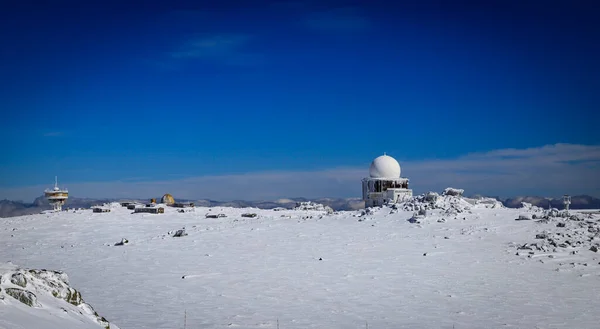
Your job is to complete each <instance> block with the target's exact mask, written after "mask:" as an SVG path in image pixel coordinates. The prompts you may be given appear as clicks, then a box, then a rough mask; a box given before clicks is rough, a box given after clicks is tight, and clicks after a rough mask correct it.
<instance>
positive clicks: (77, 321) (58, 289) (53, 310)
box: [0, 263, 118, 329]
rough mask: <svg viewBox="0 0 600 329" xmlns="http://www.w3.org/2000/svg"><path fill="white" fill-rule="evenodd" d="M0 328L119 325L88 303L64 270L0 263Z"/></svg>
mask: <svg viewBox="0 0 600 329" xmlns="http://www.w3.org/2000/svg"><path fill="white" fill-rule="evenodd" d="M0 306H2V307H0V328H11V329H13V328H14V329H18V328H65V329H68V328H74V329H75V328H90V329H92V328H95V329H98V328H104V329H118V327H117V326H115V325H113V324H111V323H109V322H108V320H106V319H105V318H103V317H101V316H99V315H98V313H96V311H94V309H93V308H92V306H90V305H89V304H87V303H85V302H84V300H83V299H82V297H81V293H79V292H78V291H77V290H75V289H73V288H71V287H70V286H69V278H68V277H67V274H65V273H63V272H61V271H48V270H33V269H30V270H27V269H21V268H19V267H17V266H15V265H13V264H11V263H1V264H0Z"/></svg>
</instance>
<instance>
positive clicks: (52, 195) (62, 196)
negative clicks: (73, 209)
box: [44, 177, 69, 211]
mask: <svg viewBox="0 0 600 329" xmlns="http://www.w3.org/2000/svg"><path fill="white" fill-rule="evenodd" d="M44 196H45V197H46V199H47V200H48V202H49V203H50V205H51V206H52V208H53V209H54V210H55V211H61V210H62V206H63V205H64V204H65V202H66V201H67V199H68V198H69V191H67V189H60V188H58V177H54V188H53V189H51V190H50V189H46V190H45V191H44Z"/></svg>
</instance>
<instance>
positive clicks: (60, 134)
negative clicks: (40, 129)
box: [44, 131, 64, 137]
mask: <svg viewBox="0 0 600 329" xmlns="http://www.w3.org/2000/svg"><path fill="white" fill-rule="evenodd" d="M62 135H64V133H63V132H62V131H50V132H47V133H44V137H58V136H62Z"/></svg>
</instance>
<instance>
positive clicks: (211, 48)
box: [168, 34, 263, 66]
mask: <svg viewBox="0 0 600 329" xmlns="http://www.w3.org/2000/svg"><path fill="white" fill-rule="evenodd" d="M252 39H253V37H252V36H250V35H245V34H214V35H208V36H206V35H205V36H199V37H193V38H190V39H188V40H186V41H185V42H183V44H182V45H181V46H179V47H178V48H177V49H176V50H174V51H172V52H169V53H168V56H169V58H170V59H171V60H174V61H178V60H205V61H212V62H219V63H222V64H227V65H238V66H246V65H255V64H259V63H261V62H262V58H263V56H262V54H258V53H253V52H250V51H249V50H248V49H247V46H248V45H249V43H250V42H251V40H252Z"/></svg>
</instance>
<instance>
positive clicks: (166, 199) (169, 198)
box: [160, 193, 175, 205]
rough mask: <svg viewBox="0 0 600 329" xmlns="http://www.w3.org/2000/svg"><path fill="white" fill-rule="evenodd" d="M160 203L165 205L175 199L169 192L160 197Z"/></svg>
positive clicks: (170, 203)
mask: <svg viewBox="0 0 600 329" xmlns="http://www.w3.org/2000/svg"><path fill="white" fill-rule="evenodd" d="M160 203H164V204H166V205H172V204H174V203H175V199H174V198H173V196H172V195H171V194H169V193H167V194H165V195H163V197H162V199H160Z"/></svg>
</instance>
